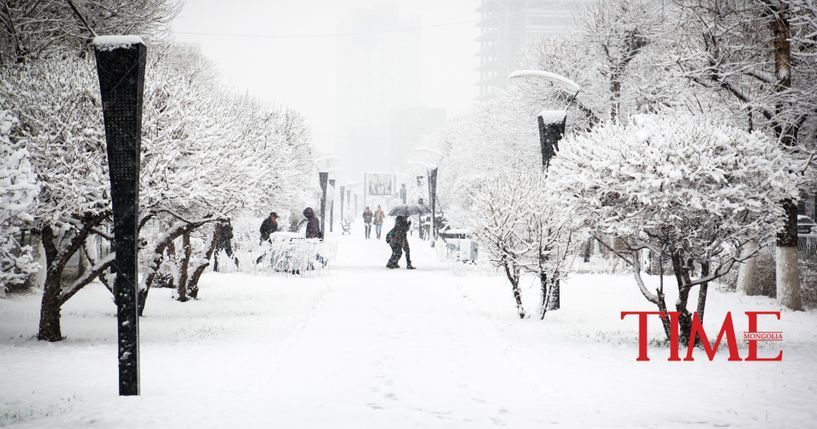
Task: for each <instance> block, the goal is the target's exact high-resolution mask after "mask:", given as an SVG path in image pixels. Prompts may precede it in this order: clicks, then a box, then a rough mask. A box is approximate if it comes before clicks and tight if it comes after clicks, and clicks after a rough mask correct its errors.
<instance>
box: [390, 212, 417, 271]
mask: <svg viewBox="0 0 817 429" xmlns="http://www.w3.org/2000/svg"><path fill="white" fill-rule="evenodd" d="M409 228H411V221H406V217H405V216H397V218H396V219H395V220H394V228H392V229H391V231H389V232H388V234H386V243H388V244H389V246H390V247H391V258H389V262H388V263H387V264H386V268H389V269H392V270H393V269H395V268H400V265H398V263H399V262H400V257H401V256H402V254H403V252H406V269H408V270H413V269H415V268H414V266H413V265H411V249H410V248H409V243H408V237H407V236H406V232H408V230H409Z"/></svg>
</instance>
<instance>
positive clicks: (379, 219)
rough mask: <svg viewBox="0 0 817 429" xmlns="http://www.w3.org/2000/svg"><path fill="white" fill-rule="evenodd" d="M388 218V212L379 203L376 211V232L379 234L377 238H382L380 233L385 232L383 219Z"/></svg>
mask: <svg viewBox="0 0 817 429" xmlns="http://www.w3.org/2000/svg"><path fill="white" fill-rule="evenodd" d="M385 218H386V213H384V212H383V208H382V207H380V205H379V204H378V206H377V210H375V211H374V232H375V234H377V239H378V240H380V234H381V233H382V232H383V219H385Z"/></svg>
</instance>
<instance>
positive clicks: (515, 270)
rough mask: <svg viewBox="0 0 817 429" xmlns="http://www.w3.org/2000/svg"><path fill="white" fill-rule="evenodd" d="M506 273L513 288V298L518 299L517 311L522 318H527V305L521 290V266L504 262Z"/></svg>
mask: <svg viewBox="0 0 817 429" xmlns="http://www.w3.org/2000/svg"><path fill="white" fill-rule="evenodd" d="M502 265H503V267H504V268H505V275H506V276H507V277H508V281H510V282H511V290H512V291H513V299H514V300H515V301H516V312H517V313H518V314H519V318H520V319H524V318H525V307H523V306H522V293H521V291H520V290H519V267H518V266H516V264H512V263H509V262H504V263H503V264H502Z"/></svg>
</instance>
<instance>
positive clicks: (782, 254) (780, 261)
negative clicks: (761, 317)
mask: <svg viewBox="0 0 817 429" xmlns="http://www.w3.org/2000/svg"><path fill="white" fill-rule="evenodd" d="M783 206H784V208H785V209H786V215H787V218H788V219H787V220H788V222H786V226H785V229H784V230H783V231H781V232H779V233H778V234H777V247H776V250H777V252H776V258H775V259H776V262H777V270H776V279H775V280H776V282H775V283H776V284H777V302H778V303H779V304H781V305H783V306H785V307H787V308H790V309H793V310H800V309H801V308H802V302H801V299H800V267H799V263H800V259H799V256H798V253H797V206H796V205H795V204H794V203H793V202H791V201H790V200H788V201H786V202H785V203H784V204H783Z"/></svg>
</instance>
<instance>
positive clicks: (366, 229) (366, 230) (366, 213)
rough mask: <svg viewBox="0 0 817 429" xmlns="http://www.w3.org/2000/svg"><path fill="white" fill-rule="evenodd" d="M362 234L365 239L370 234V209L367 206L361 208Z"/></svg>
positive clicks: (369, 236)
mask: <svg viewBox="0 0 817 429" xmlns="http://www.w3.org/2000/svg"><path fill="white" fill-rule="evenodd" d="M363 235H364V236H365V237H366V239H367V240H368V239H369V238H371V236H372V211H371V210H369V206H366V209H364V210H363Z"/></svg>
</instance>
